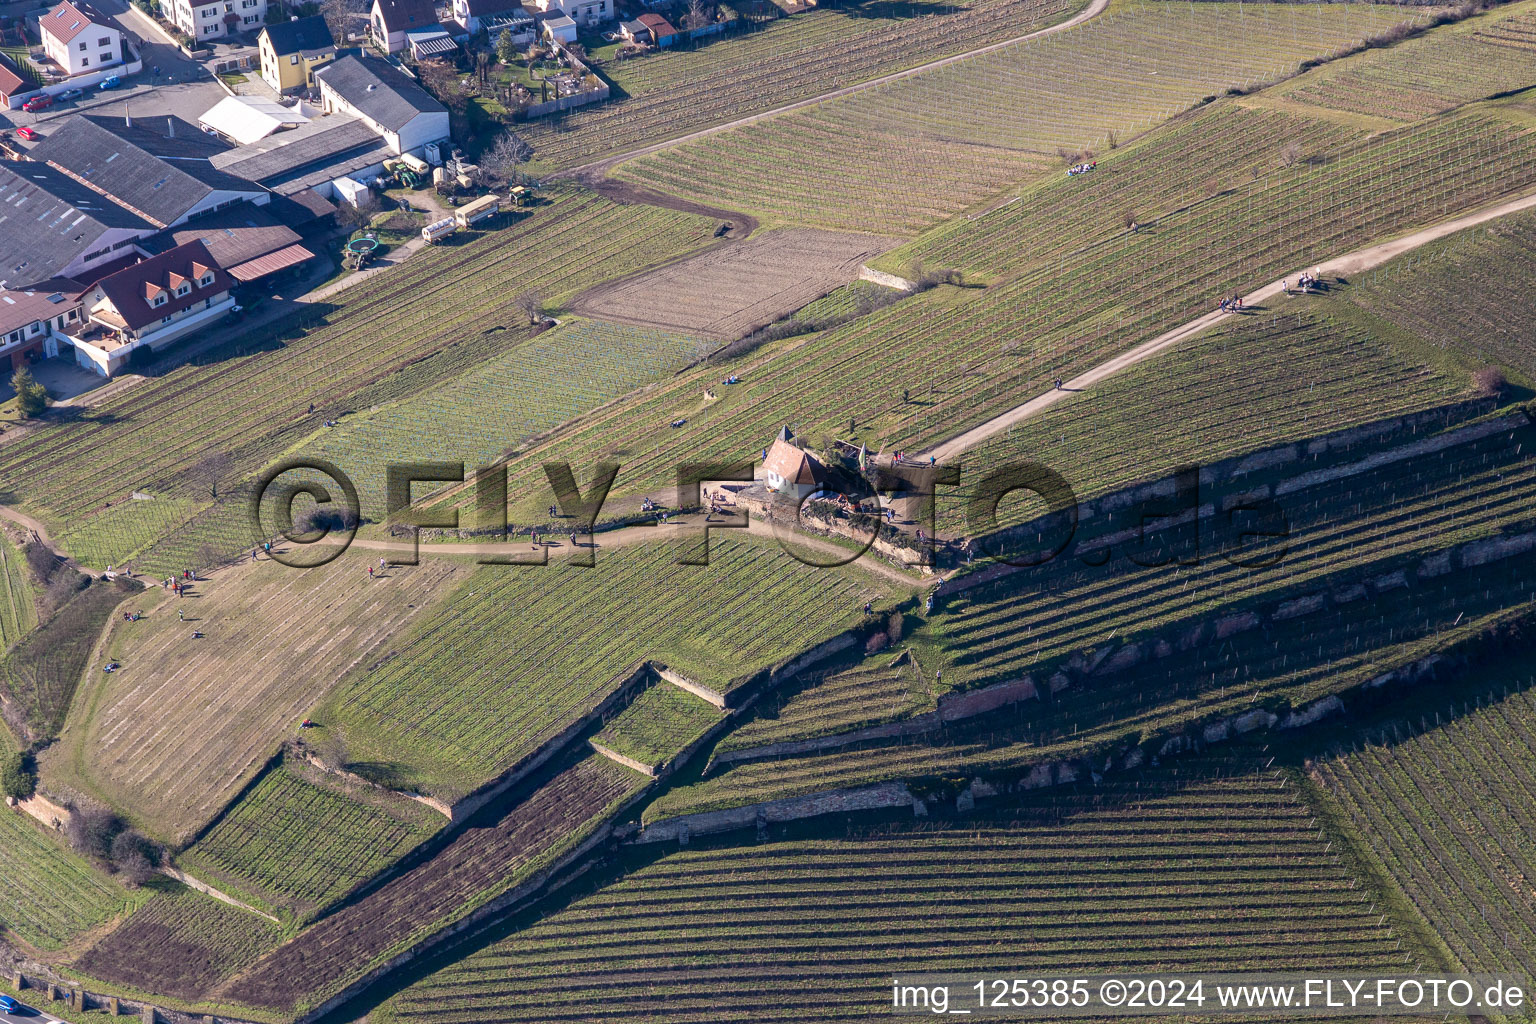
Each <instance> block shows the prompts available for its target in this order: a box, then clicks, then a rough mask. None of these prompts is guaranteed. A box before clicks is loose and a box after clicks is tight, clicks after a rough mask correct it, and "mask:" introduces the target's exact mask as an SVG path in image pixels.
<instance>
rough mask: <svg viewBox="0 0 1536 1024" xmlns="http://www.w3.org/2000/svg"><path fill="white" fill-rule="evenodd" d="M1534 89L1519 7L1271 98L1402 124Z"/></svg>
mask: <svg viewBox="0 0 1536 1024" xmlns="http://www.w3.org/2000/svg"><path fill="white" fill-rule="evenodd" d="M1533 85H1536V4H1531V3H1520V4H1512V5H1510V6H1509V7H1507V8H1500V9H1497V10H1494V11H1491V12H1489V13H1488V14H1485V15H1483V16H1481V17H1478V18H1473V19H1470V20H1469V21H1467V22H1464V23H1462V24H1460V25H1457V26H1454V27H1453V28H1450V29H1448V30H1446V31H1442V32H1439V33H1436V34H1435V35H1434V36H1433V37H1420V38H1418V39H1412V40H1409V41H1407V42H1405V43H1402V44H1400V45H1398V46H1394V47H1391V48H1390V49H1388V50H1385V51H1382V52H1379V53H1370V54H1366V55H1360V56H1356V57H1351V58H1349V59H1347V60H1343V61H1340V62H1338V63H1337V64H1334V65H1331V66H1329V67H1327V68H1324V69H1322V70H1321V71H1319V72H1317V73H1316V74H1314V75H1308V76H1307V77H1306V78H1305V79H1300V80H1298V81H1297V82H1296V83H1295V84H1294V87H1292V86H1289V85H1288V86H1282V87H1281V88H1280V89H1278V90H1276V95H1277V96H1279V97H1284V98H1287V99H1290V100H1296V101H1301V102H1304V103H1312V104H1316V105H1318V106H1321V107H1330V108H1334V109H1337V110H1345V111H1350V112H1353V113H1359V114H1368V115H1371V116H1374V117H1383V118H1389V119H1391V120H1395V121H1402V122H1407V121H1417V120H1419V119H1420V118H1425V117H1430V116H1433V115H1434V114H1438V113H1441V112H1443V111H1446V110H1450V109H1451V108H1452V107H1456V106H1459V105H1461V104H1463V103H1468V102H1470V101H1472V100H1479V99H1483V98H1484V97H1487V96H1492V95H1495V94H1497V93H1503V92H1510V91H1513V90H1516V89H1526V88H1529V87H1531V86H1533Z"/></svg>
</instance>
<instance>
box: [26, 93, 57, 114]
mask: <svg viewBox="0 0 1536 1024" xmlns="http://www.w3.org/2000/svg"><path fill="white" fill-rule="evenodd" d="M51 106H53V97H52V96H49V95H48V94H47V93H43V94H42V95H41V96H33V97H32V98H31V99H29V100H27V102H25V103H23V104H22V105H21V109H22V110H25V111H26V112H27V113H29V114H35V113H37V112H38V111H39V110H47V109H48V108H49V107H51Z"/></svg>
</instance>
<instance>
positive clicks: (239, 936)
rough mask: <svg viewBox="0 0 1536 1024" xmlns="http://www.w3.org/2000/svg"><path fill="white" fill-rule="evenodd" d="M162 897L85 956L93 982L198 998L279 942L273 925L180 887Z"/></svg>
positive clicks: (80, 965)
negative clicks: (96, 980)
mask: <svg viewBox="0 0 1536 1024" xmlns="http://www.w3.org/2000/svg"><path fill="white" fill-rule="evenodd" d="M152 888H153V891H154V895H153V896H151V897H150V899H149V902H147V903H146V904H144V906H143V907H141V908H140V909H139V910H138V911H136V912H135V913H134V914H133V915H132V916H131V917H129V918H128V919H127V920H125V921H124V922H123V923H122V924H120V925H118V926H117V927H116V928H114V929H112V931H111V933H109V934H108V935H107V936H106V937H105V938H103V939H102V940H101V941H99V942H97V943H96V944H95V945H93V946H92V947H91V948H90V949H88V950H86V951H85V953H84V954H82V955H81V956H80V958H79V959H77V960H76V961H75V962H74V964H73V967H74V969H75V970H77V971H80V972H81V973H82V974H84V975H86V976H87V977H90V978H95V979H98V980H100V981H103V982H107V983H109V984H116V985H129V986H132V987H133V988H136V989H138V990H140V991H145V992H156V993H161V994H164V995H167V996H171V997H173V998H176V999H185V1000H197V999H200V998H202V997H203V996H205V995H206V994H207V993H208V991H209V990H210V989H211V988H212V987H213V986H214V985H216V984H217V983H218V982H219V981H221V980H223V979H224V978H225V977H227V976H228V975H229V974H230V973H231V972H233V971H234V970H235V969H236V968H237V967H239V965H241V964H243V963H247V962H249V961H250V960H252V959H254V958H256V957H258V956H260V955H261V954H262V953H264V952H266V951H267V950H269V949H271V948H272V947H273V946H275V945H277V942H278V939H279V938H280V935H281V933H280V932H279V930H278V927H277V925H275V924H273V923H272V922H271V921H267V920H265V919H263V918H260V917H257V916H256V915H255V914H252V913H251V912H250V911H248V910H243V909H241V908H239V907H232V906H230V905H229V904H228V903H221V902H220V901H218V900H216V899H214V898H213V897H211V896H205V895H203V894H202V893H200V892H197V891H196V890H193V889H189V888H187V887H186V886H184V885H181V884H180V883H177V882H169V881H165V880H160V881H156V882H155V883H154V884H153V886H152Z"/></svg>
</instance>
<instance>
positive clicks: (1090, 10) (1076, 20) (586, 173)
mask: <svg viewBox="0 0 1536 1024" xmlns="http://www.w3.org/2000/svg"><path fill="white" fill-rule="evenodd" d="M1108 7H1109V0H1093V2H1092V3H1090V4H1089V5H1088V6H1087V7H1085V8H1083V9H1082V10H1081V11H1079V12H1078V13H1076V14H1074V15H1073V16H1072V17H1070V18H1068V19H1067V20H1066V21H1062V22H1058V23H1057V24H1055V25H1050V26H1048V27H1046V28H1041V29H1036V30H1035V31H1033V32H1026V33H1024V34H1023V35H1021V36H1014V37H1013V38H1011V39H1004V40H1003V41H1002V42H999V43H989V44H988V45H986V46H983V47H980V48H978V49H975V50H967V51H966V52H964V53H956V54H951V55H950V56H948V57H940V58H939V59H937V60H931V61H929V62H928V63H926V64H919V65H918V66H917V67H915V68H907V69H906V70H905V71H893V72H891V73H890V74H888V75H881V76H880V77H879V78H871V79H870V80H869V81H867V82H859V83H857V84H855V85H846V86H843V87H842V88H841V89H833V90H832V91H831V92H824V93H822V94H821V95H819V96H812V97H810V98H809V99H803V100H796V101H795V102H793V103H786V104H784V105H782V106H778V107H771V108H769V109H768V110H760V111H758V112H757V113H755V114H748V115H747V116H746V117H738V118H737V119H736V120H734V121H727V122H725V123H724V124H717V125H711V126H710V127H708V128H700V129H699V130H698V131H696V132H689V133H688V134H687V135H679V136H678V137H677V138H675V139H667V140H666V141H664V142H657V143H654V144H653V145H649V146H641V147H639V148H638V149H631V150H629V151H627V152H624V153H618V154H616V155H614V156H606V157H603V158H602V159H601V160H594V161H593V162H591V163H588V164H581V165H580V166H578V167H572V168H570V169H569V170H565V171H557V172H556V173H554V174H552V175H550V177H552V178H577V179H579V180H580V181H581V182H582V184H584V185H587V186H588V187H589V188H590V187H595V186H594V185H593V182H594V181H601V180H603V179H605V178H606V177H607V175H608V172H609V170H611V169H612V168H613V167H614V166H615V165H617V164H621V163H624V162H625V161H627V160H636V159H638V158H640V157H642V156H650V155H651V154H652V153H660V152H661V151H662V150H664V149H671V148H672V147H674V146H681V145H684V144H685V143H689V142H693V141H694V140H696V139H702V138H707V137H708V136H710V135H715V134H718V133H719V132H724V131H730V130H731V129H732V128H740V127H743V126H745V125H749V124H756V123H757V122H759V121H763V120H766V119H768V118H770V117H778V116H779V115H780V114H788V113H790V112H792V111H795V110H804V109H805V108H806V107H814V106H815V105H816V104H818V103H825V102H827V101H828V100H835V99H841V98H842V97H844V96H852V95H853V94H854V93H857V92H863V91H864V90H865V89H874V88H877V87H878V86H882V85H887V84H889V83H891V82H896V81H900V80H901V79H903V78H911V77H912V76H913V75H917V74H921V73H922V72H924V71H932V70H933V69H934V68H942V67H945V66H947V65H950V64H955V63H958V62H960V61H962V60H969V59H971V58H972V57H979V56H981V55H982V54H985V53H992V52H993V51H995V50H1001V49H1003V48H1004V47H1008V46H1013V45H1016V44H1018V43H1022V42H1024V41H1025V40H1028V39H1039V38H1042V37H1044V36H1049V35H1055V34H1056V33H1057V32H1065V31H1066V30H1067V29H1069V28H1075V27H1076V26H1078V25H1081V24H1082V23H1083V22H1085V21H1089V20H1091V19H1093V18H1096V17H1098V16H1099V15H1100V14H1103V13H1104V11H1105V9H1106V8H1108Z"/></svg>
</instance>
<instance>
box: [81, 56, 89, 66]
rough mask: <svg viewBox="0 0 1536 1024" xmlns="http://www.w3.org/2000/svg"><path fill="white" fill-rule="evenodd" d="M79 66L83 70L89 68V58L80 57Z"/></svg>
mask: <svg viewBox="0 0 1536 1024" xmlns="http://www.w3.org/2000/svg"><path fill="white" fill-rule="evenodd" d="M80 66H81V67H83V68H88V67H90V66H91V58H89V57H81V58H80Z"/></svg>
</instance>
